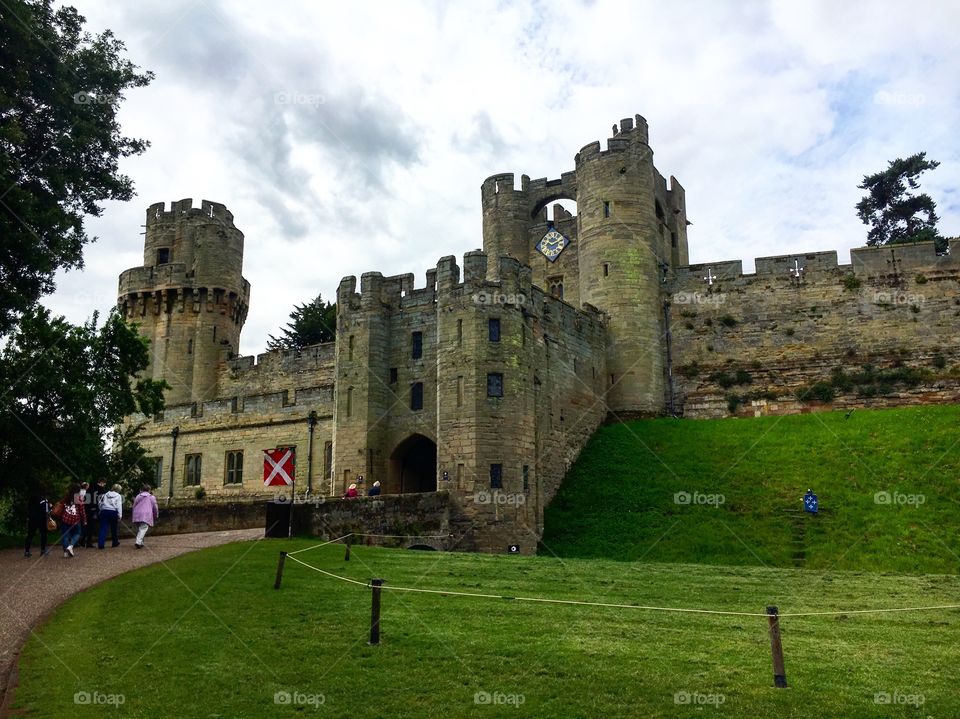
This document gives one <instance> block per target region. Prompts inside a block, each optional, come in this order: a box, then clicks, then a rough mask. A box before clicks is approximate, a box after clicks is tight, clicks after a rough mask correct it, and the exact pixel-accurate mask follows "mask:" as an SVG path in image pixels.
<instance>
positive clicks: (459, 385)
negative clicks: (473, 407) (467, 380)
mask: <svg viewBox="0 0 960 719" xmlns="http://www.w3.org/2000/svg"><path fill="white" fill-rule="evenodd" d="M457 407H463V375H460V376H459V377H457Z"/></svg>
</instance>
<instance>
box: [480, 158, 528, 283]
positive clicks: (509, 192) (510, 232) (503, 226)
mask: <svg viewBox="0 0 960 719" xmlns="http://www.w3.org/2000/svg"><path fill="white" fill-rule="evenodd" d="M526 179H527V178H524V180H526ZM480 195H481V201H482V203H483V249H484V251H485V252H486V253H487V254H488V255H489V256H490V257H504V256H508V257H513V258H514V259H518V260H521V261H522V262H526V261H527V257H528V255H529V249H528V238H529V228H530V224H531V218H530V207H529V204H530V201H529V198H528V197H527V192H526V188H522V189H520V190H515V189H514V188H513V173H503V174H500V175H492V176H490V177H488V178H487V179H486V180H484V181H483V185H482V186H481V187H480ZM487 271H488V279H490V280H496V279H498V278H497V276H496V275H497V272H498V265H497V263H496V262H491V263H490V264H489V265H488V270H487Z"/></svg>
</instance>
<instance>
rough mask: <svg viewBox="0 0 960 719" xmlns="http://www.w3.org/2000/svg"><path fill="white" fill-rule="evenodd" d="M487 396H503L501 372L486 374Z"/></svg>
mask: <svg viewBox="0 0 960 719" xmlns="http://www.w3.org/2000/svg"><path fill="white" fill-rule="evenodd" d="M487 397H503V373H502V372H491V373H490V374H488V375H487Z"/></svg>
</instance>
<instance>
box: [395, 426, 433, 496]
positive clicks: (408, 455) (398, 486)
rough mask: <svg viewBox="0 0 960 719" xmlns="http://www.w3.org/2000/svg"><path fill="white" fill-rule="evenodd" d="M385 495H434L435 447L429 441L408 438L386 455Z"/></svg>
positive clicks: (413, 435) (426, 439) (419, 435)
mask: <svg viewBox="0 0 960 719" xmlns="http://www.w3.org/2000/svg"><path fill="white" fill-rule="evenodd" d="M387 481H388V482H389V487H388V492H389V493H391V494H407V493H410V492H436V491H437V445H436V443H435V442H434V441H433V440H432V439H430V438H429V437H424V436H423V435H422V434H412V435H410V436H409V437H407V438H406V439H405V440H403V441H402V442H401V443H400V444H398V445H397V448H396V449H394V450H393V454H391V455H390V473H389V477H388V480H387Z"/></svg>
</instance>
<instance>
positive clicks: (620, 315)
mask: <svg viewBox="0 0 960 719" xmlns="http://www.w3.org/2000/svg"><path fill="white" fill-rule="evenodd" d="M575 164H576V169H575V170H574V171H572V172H564V173H562V174H561V176H560V179H558V180H548V179H547V178H545V177H544V178H540V179H537V180H531V179H530V178H529V177H527V176H526V175H523V176H522V177H521V182H520V189H514V175H513V174H511V173H501V174H498V175H492V176H490V177H488V178H487V179H486V180H485V181H484V182H483V185H482V186H481V188H480V194H481V202H482V205H483V247H484V250H485V251H486V253H487V254H488V255H489V256H490V257H491V258H501V257H504V256H508V257H512V258H514V259H517V260H519V261H520V262H521V263H523V264H526V265H529V266H530V267H531V269H532V270H533V281H534V284H536V285H537V286H539V287H540V288H541V289H543V290H544V291H546V292H548V293H549V294H552V295H554V296H556V297H559V298H560V299H563V300H564V301H565V302H568V303H570V304H572V305H574V306H575V307H580V306H582V305H583V304H589V305H592V306H593V307H596V308H598V309H600V310H602V311H603V312H604V313H605V314H606V315H607V316H608V318H609V321H608V328H609V337H608V345H607V346H608V351H607V358H606V359H607V372H608V375H607V377H606V386H607V395H606V399H607V405H608V407H609V409H610V410H612V411H613V412H615V413H618V414H623V413H628V414H629V413H642V414H648V413H657V412H660V411H662V410H663V409H664V408H665V407H666V406H667V400H666V396H665V391H666V381H665V378H664V366H665V363H666V362H665V353H666V348H665V338H664V336H663V313H664V304H663V302H664V299H665V298H664V297H662V296H661V294H662V292H661V288H662V287H663V286H664V285H663V281H664V279H665V278H667V277H669V275H670V273H671V272H672V271H673V269H674V268H676V267H680V266H683V265H686V264H687V224H688V223H687V215H686V199H685V196H684V190H683V187H682V186H681V185H680V183H679V182H677V180H676V178H674V177H671V178H670V181H669V183H668V182H667V180H666V179H665V178H664V177H663V176H662V175H661V174H660V173H659V172H658V171H657V169H656V168H655V167H654V166H653V151H652V150H651V149H650V146H649V144H648V138H647V122H646V120H644V119H643V118H642V117H641V116H640V115H636V116H635V117H633V118H627V119H625V120H621V121H620V124H619V126H617V125H614V128H613V137H611V138H610V139H609V140H607V148H606V150H603V151H601V148H600V143H599V142H594V143H591V144H589V145H587V146H586V147H584V148H583V149H582V150H581V151H580V152H579V153H578V154H577V156H576V158H575ZM557 200H574V201H576V203H577V216H576V218H573V217H571V216H570V215H569V213H566V212H565V211H564V210H563V208H562V207H560V208H555V215H554V218H553V220H552V221H548V220H547V215H546V212H545V208H546V207H547V205H548V204H550V203H552V202H556V201H557ZM557 213H559V214H557ZM553 230H556V232H551V231H553ZM557 233H559V236H560V237H558V234H557ZM547 240H549V242H550V244H547V245H546V246H544V245H543V244H541V243H542V242H546V241H547ZM544 247H545V248H546V252H544ZM501 267H502V263H501V262H500V261H499V259H498V261H495V262H494V261H491V262H490V263H489V264H488V267H487V279H488V280H491V281H498V280H500V279H501V278H500V277H499V276H498V275H497V273H498V272H499V271H500V268H501Z"/></svg>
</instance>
